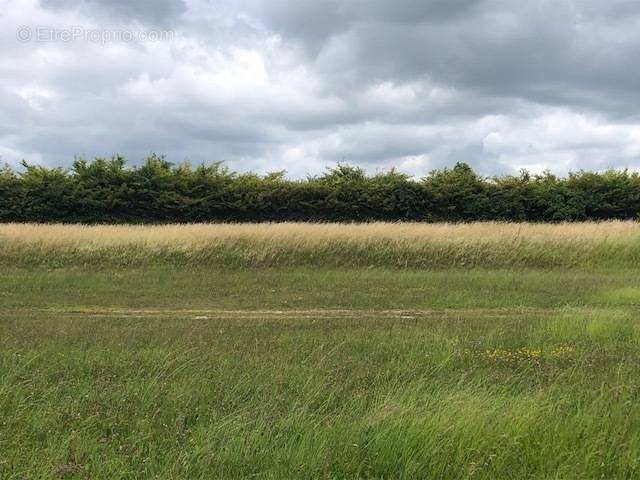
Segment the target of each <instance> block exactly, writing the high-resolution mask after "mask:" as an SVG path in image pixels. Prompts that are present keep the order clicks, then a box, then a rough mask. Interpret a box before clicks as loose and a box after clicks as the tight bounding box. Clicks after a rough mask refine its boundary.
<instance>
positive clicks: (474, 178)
mask: <svg viewBox="0 0 640 480" xmlns="http://www.w3.org/2000/svg"><path fill="white" fill-rule="evenodd" d="M23 165H24V170H23V171H21V172H20V173H16V172H14V171H13V170H11V169H9V168H5V169H3V170H0V221H3V222H83V223H169V222H204V221H206V222H218V221H227V222H228V221H231V222H263V221H371V220H385V221H398V220H403V221H473V220H509V221H532V222H549V221H552V222H553V221H573V220H603V219H635V218H636V217H637V216H638V213H639V212H640V175H638V174H637V173H635V172H633V173H630V172H628V171H626V170H623V171H613V170H611V171H607V172H604V173H591V172H578V173H571V174H569V176H568V177H565V178H561V177H556V176H555V175H552V174H550V173H544V174H542V175H530V174H528V173H527V172H523V173H521V174H520V175H519V176H505V177H492V178H485V177H481V176H479V175H477V174H476V173H475V172H474V171H473V170H472V169H471V168H470V167H469V166H467V165H465V164H456V166H455V167H453V168H451V169H444V170H437V171H433V172H431V174H429V176H427V177H425V178H422V179H413V178H410V177H409V176H407V175H405V174H402V173H399V172H397V171H396V170H390V171H387V172H385V173H379V174H376V175H373V176H367V175H366V174H365V172H364V171H363V170H362V169H360V168H356V167H350V166H346V165H338V166H337V167H336V168H333V169H330V170H329V171H328V172H327V173H325V174H324V175H321V176H316V177H309V178H307V179H305V180H290V179H287V178H285V177H284V173H283V172H276V173H270V174H267V175H256V174H251V173H242V174H240V173H235V172H232V171H230V170H229V169H227V168H226V167H224V166H223V165H221V164H220V163H215V164H212V165H209V166H205V165H202V166H198V167H197V168H192V167H190V166H189V165H187V164H182V165H179V166H173V165H172V164H171V163H169V162H168V161H166V160H165V159H164V158H163V157H159V156H156V155H153V156H151V157H149V158H148V159H147V160H146V161H145V163H144V164H143V165H142V166H139V167H135V166H134V167H127V166H125V161H124V159H123V158H122V157H120V156H114V157H113V158H111V159H96V160H94V161H93V162H86V161H84V160H76V161H75V162H74V163H73V166H72V168H71V169H70V170H63V169H60V168H46V167H41V166H33V165H29V164H27V163H24V164H23Z"/></svg>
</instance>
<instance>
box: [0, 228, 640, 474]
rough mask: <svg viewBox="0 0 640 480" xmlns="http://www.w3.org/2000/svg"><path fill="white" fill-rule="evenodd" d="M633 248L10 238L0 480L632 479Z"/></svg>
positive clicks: (49, 232) (639, 390)
mask: <svg viewBox="0 0 640 480" xmlns="http://www.w3.org/2000/svg"><path fill="white" fill-rule="evenodd" d="M332 252H333V255H332ZM438 252H440V253H438ZM442 252H448V253H447V254H446V255H445V254H444V253H442ZM482 252H485V253H486V255H485V254H483V253H482ZM636 252H639V254H640V225H637V224H633V223H620V222H617V223H608V224H586V225H557V226H534V225H528V226H527V225H525V226H517V225H504V224H480V225H466V226H464V225H462V226H420V225H380V224H375V225H369V226H365V225H362V226H358V225H344V226H339V225H332V226H309V225H296V224H288V225H283V226H277V225H264V226H183V227H90V228H89V227H76V226H18V225H5V226H0V272H1V275H0V478H1V479H24V478H29V479H32V478H34V479H39V478H43V479H44V478H47V479H48V478H52V479H55V478H69V479H85V478H91V479H103V478H104V479H115V478H117V479H139V478H161V479H176V478H185V479H200V478H202V479H210V478H222V479H234V478H242V479H244V478H259V479H289V478H308V479H315V478H327V479H360V478H376V479H396V478H403V479H404V478H406V479H414V478H416V479H463V478H473V479H475V478H479V479H513V478H532V479H591V478H593V479H595V478H605V479H627V478H628V479H633V478H640V409H639V408H638V402H639V401H640V319H639V318H638V312H639V311H640V309H639V307H640V275H639V273H640V263H639V262H638V259H637V258H640V257H636ZM499 253H502V254H503V257H502V258H501V257H500V256H499ZM430 255H431V257H429V256H430ZM436 255H441V256H439V257H437V256H436ZM230 259H232V260H230ZM473 259H475V260H473Z"/></svg>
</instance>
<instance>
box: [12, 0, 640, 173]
mask: <svg viewBox="0 0 640 480" xmlns="http://www.w3.org/2000/svg"><path fill="white" fill-rule="evenodd" d="M0 7H1V8H0V42H1V45H0V47H1V48H0V157H1V160H2V161H4V162H7V163H9V164H13V165H15V164H17V163H18V162H19V161H20V160H21V159H23V158H24V159H26V160H27V161H29V162H32V163H40V164H43V165H49V166H68V165H69V164H70V162H71V161H72V160H73V157H74V155H76V156H83V157H85V158H93V157H95V156H110V155H111V154H113V153H115V152H119V153H122V154H124V155H125V156H126V158H127V159H128V161H129V162H131V163H139V162H140V161H141V159H142V158H144V157H145V156H146V155H147V154H149V153H151V152H157V153H162V154H166V155H167V156H168V158H169V160H171V161H173V162H176V163H178V162H181V161H183V160H185V159H188V160H190V161H191V162H192V163H194V164H195V163H201V162H211V161H216V160H224V161H226V162H227V163H228V164H229V166H230V167H231V168H233V169H235V170H240V171H247V170H252V171H256V172H266V171H273V170H283V169H285V170H287V171H288V172H289V175H290V176H292V177H299V176H303V175H305V174H307V173H311V174H314V173H319V172H321V171H323V170H324V168H325V167H326V166H330V165H335V163H336V162H346V163H350V164H355V165H360V166H363V167H365V168H366V169H367V170H368V171H370V172H375V171H378V170H381V169H387V168H389V167H392V166H396V167H398V168H399V169H401V170H403V171H405V172H407V173H410V174H414V175H425V174H426V173H428V172H429V171H430V170H432V169H434V168H441V167H443V166H451V165H453V164H454V163H455V162H457V161H464V162H467V163H469V164H471V165H472V166H473V167H474V168H475V169H476V170H478V171H479V172H481V173H482V174H487V175H489V174H494V173H500V174H503V173H514V172H517V171H518V170H519V169H521V168H526V169H528V170H530V171H534V172H538V171H541V170H544V169H545V168H549V169H551V170H552V171H554V172H556V173H560V174H563V173H566V172H567V171H568V170H578V169H590V170H603V169H606V168H610V167H614V168H622V167H629V168H631V169H636V168H639V167H640V112H639V110H640V88H639V87H640V33H639V32H640V2H638V1H637V0H606V1H605V0H549V1H546V0H538V1H536V0H532V1H519V0H508V1H507V0H487V1H476V0H236V1H232V0H138V1H131V0H110V1H107V0H0Z"/></svg>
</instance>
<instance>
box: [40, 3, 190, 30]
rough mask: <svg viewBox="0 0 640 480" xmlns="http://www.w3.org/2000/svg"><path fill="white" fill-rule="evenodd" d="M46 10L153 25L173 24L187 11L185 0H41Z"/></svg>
mask: <svg viewBox="0 0 640 480" xmlns="http://www.w3.org/2000/svg"><path fill="white" fill-rule="evenodd" d="M40 3H41V5H42V6H43V7H44V8H48V9H54V10H72V9H80V10H84V11H87V12H90V13H93V12H97V13H107V14H109V15H113V16H115V17H117V18H121V19H125V20H137V21H140V22H142V23H148V24H152V25H166V24H173V23H174V22H175V21H176V19H177V18H179V17H180V15H182V14H183V13H184V12H185V11H186V5H185V3H184V1H183V0H134V1H132V0H40Z"/></svg>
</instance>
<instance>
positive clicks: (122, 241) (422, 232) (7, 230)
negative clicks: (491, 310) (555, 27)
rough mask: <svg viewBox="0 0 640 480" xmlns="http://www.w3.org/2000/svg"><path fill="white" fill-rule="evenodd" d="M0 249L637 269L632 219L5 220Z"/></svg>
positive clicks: (95, 258) (9, 259) (638, 249)
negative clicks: (418, 221)
mask: <svg viewBox="0 0 640 480" xmlns="http://www.w3.org/2000/svg"><path fill="white" fill-rule="evenodd" d="M0 246H1V247H2V252H1V253H0V262H1V263H4V264H12V263H27V264H30V263H36V264H46V265H51V264H53V265H66V264H81V265H86V264H94V265H99V264H113V263H115V264H118V265H120V264H126V265H130V264H140V263H149V262H151V263H170V264H184V265H218V266H240V267H257V266H304V265H314V266H322V265H327V266H357V267H362V266H368V267H371V266H373V267H395V268H448V267H452V266H457V267H470V266H485V267H510V266H534V267H549V266H561V267H566V266H576V265H583V266H608V265H609V264H614V265H616V266H627V267H634V268H635V266H636V265H640V224H638V223H635V222H621V221H610V222H599V223H566V224H553V225H551V224H517V223H497V222H485V223H470V224H416V223H367V224H310V223H272V224H185V225H162V226H132V225H98V226H84V225H36V224H5V225H0Z"/></svg>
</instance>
